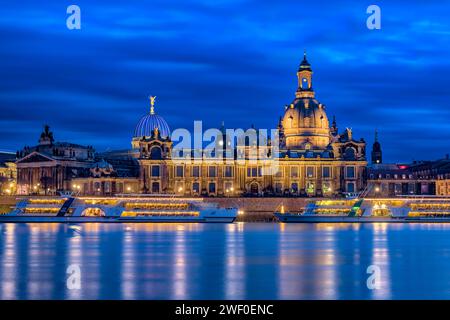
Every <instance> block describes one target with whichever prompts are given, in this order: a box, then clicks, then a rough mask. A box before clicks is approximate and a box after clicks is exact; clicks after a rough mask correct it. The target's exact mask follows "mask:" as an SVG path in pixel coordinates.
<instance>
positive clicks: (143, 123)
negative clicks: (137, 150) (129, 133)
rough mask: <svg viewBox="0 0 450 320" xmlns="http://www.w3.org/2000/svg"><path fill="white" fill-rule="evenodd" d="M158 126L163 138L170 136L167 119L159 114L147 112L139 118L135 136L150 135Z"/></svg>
mask: <svg viewBox="0 0 450 320" xmlns="http://www.w3.org/2000/svg"><path fill="white" fill-rule="evenodd" d="M156 128H158V131H159V134H160V135H161V138H164V139H165V138H167V137H168V136H170V128H169V125H168V124H167V122H166V120H164V118H163V117H161V116H159V115H157V114H147V115H145V116H143V117H142V118H141V120H139V122H138V124H137V125H136V128H135V129H134V137H135V138H137V137H150V136H151V135H152V134H153V130H154V129H156Z"/></svg>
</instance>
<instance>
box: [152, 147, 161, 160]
mask: <svg viewBox="0 0 450 320" xmlns="http://www.w3.org/2000/svg"><path fill="white" fill-rule="evenodd" d="M150 158H151V159H156V160H160V159H162V151H161V148H160V147H153V148H151V149H150Z"/></svg>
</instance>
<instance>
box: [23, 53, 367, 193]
mask: <svg viewBox="0 0 450 320" xmlns="http://www.w3.org/2000/svg"><path fill="white" fill-rule="evenodd" d="M312 74H313V72H312V69H311V65H310V64H309V63H308V61H307V59H306V54H305V56H304V58H303V61H302V62H301V64H300V66H299V69H298V71H297V78H298V87H297V90H296V92H295V98H294V100H293V101H292V102H291V103H290V104H288V105H286V106H285V108H284V114H283V116H282V117H281V118H280V121H279V123H278V128H277V129H278V136H279V139H276V140H271V137H267V139H263V138H260V136H259V134H258V133H259V130H257V129H255V128H251V129H249V130H247V132H249V131H253V132H254V133H256V136H257V137H258V138H257V139H256V140H255V141H248V142H247V141H246V140H245V139H244V138H243V137H238V139H237V140H239V141H241V140H243V141H244V142H243V143H242V144H239V143H238V144H235V143H234V141H231V138H229V137H228V135H227V134H226V131H225V129H224V128H222V131H221V134H219V135H218V136H217V139H216V141H215V142H216V145H215V148H214V151H213V152H209V150H206V149H202V150H195V149H191V150H182V151H183V152H181V154H180V153H178V151H176V152H175V151H174V150H175V146H174V142H173V141H172V140H171V131H170V128H169V125H168V124H167V122H166V121H165V120H164V119H163V118H162V117H161V116H160V115H158V114H157V113H156V112H155V108H154V102H155V100H154V97H152V98H151V109H150V113H149V114H147V115H145V116H144V117H142V119H140V121H139V122H138V124H137V126H136V129H135V131H134V136H133V138H132V142H131V144H132V149H131V150H124V151H115V152H109V153H103V154H94V150H93V149H92V147H83V146H78V145H71V144H64V143H55V142H54V139H53V135H52V133H51V132H50V131H49V129H48V127H46V129H45V130H44V132H43V134H42V136H41V139H40V142H39V145H38V146H36V147H33V148H25V149H24V150H22V151H21V152H20V154H19V158H20V159H19V160H18V162H17V169H18V184H19V189H18V193H21V194H29V193H33V192H39V193H41V192H42V191H44V192H48V193H55V192H56V191H57V190H73V191H76V192H79V193H80V194H90V195H91V194H92V195H111V194H115V193H150V194H158V193H174V194H183V195H191V196H242V195H255V196H256V195H278V196H325V197H327V196H333V195H336V194H338V193H343V192H358V191H360V190H363V189H364V187H365V174H366V172H365V169H366V165H367V161H366V151H365V148H366V143H365V141H364V140H363V139H359V140H356V139H355V138H354V137H353V132H352V130H351V129H349V128H346V129H345V130H343V132H341V133H339V131H338V127H337V124H336V120H335V119H334V118H333V121H332V123H331V125H330V123H329V120H328V116H327V113H326V107H325V105H324V104H322V103H320V102H319V101H318V100H316V98H315V91H314V90H313V86H312V80H313V77H312ZM273 141H277V142H276V143H277V147H278V148H276V149H274V148H273V145H272V143H274V142H273ZM273 150H276V153H274V151H273ZM270 153H272V154H271V156H270V157H261V158H260V157H256V158H255V157H254V155H255V154H256V155H259V154H266V155H267V154H270ZM206 154H208V155H206ZM186 155H189V156H186ZM218 155H220V156H218ZM275 167H276V168H277V170H273V168H275ZM44 182H45V183H44ZM44 184H45V185H44Z"/></svg>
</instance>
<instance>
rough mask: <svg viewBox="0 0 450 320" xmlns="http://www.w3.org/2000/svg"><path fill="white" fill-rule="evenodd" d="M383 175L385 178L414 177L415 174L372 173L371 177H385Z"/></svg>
mask: <svg viewBox="0 0 450 320" xmlns="http://www.w3.org/2000/svg"><path fill="white" fill-rule="evenodd" d="M383 176H384V178H385V179H413V175H412V174H409V175H406V174H401V175H399V174H393V175H391V174H389V173H387V174H384V175H383V174H381V173H380V174H373V173H371V174H370V175H369V177H370V179H383Z"/></svg>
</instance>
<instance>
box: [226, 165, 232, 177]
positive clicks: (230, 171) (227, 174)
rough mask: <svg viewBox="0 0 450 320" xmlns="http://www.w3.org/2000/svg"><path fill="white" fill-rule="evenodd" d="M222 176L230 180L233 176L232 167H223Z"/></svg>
mask: <svg viewBox="0 0 450 320" xmlns="http://www.w3.org/2000/svg"><path fill="white" fill-rule="evenodd" d="M224 176H225V177H227V178H231V177H232V176H233V167H232V166H225V172H224Z"/></svg>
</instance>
